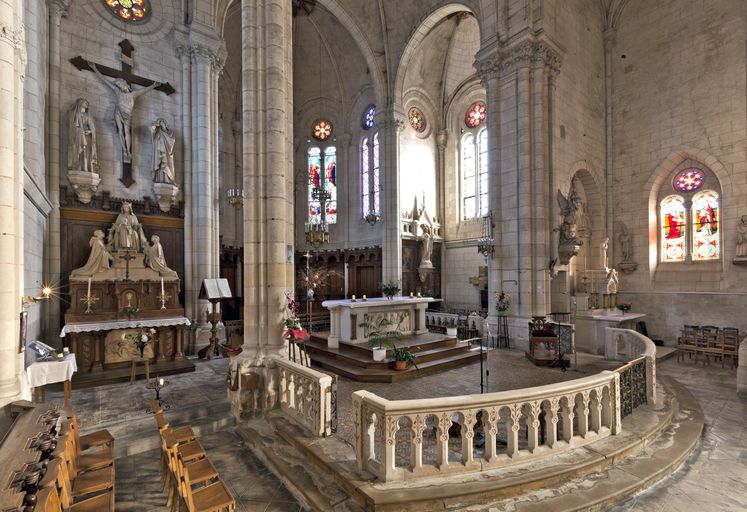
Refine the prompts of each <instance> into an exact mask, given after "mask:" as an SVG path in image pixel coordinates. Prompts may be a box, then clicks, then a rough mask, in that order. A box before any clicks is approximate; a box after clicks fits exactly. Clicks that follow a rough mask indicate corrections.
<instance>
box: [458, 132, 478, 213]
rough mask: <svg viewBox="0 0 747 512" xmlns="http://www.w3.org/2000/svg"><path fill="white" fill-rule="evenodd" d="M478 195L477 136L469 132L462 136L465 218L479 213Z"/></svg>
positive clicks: (463, 209) (463, 211) (463, 210)
mask: <svg viewBox="0 0 747 512" xmlns="http://www.w3.org/2000/svg"><path fill="white" fill-rule="evenodd" d="M476 195H477V181H476V180H475V136H474V135H472V134H471V133H468V134H466V135H465V136H464V137H463V138H462V215H463V216H464V218H465V219H471V218H472V217H475V215H476V213H477V207H476V204H475V200H476V198H475V196H476Z"/></svg>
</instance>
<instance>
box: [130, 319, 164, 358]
mask: <svg viewBox="0 0 747 512" xmlns="http://www.w3.org/2000/svg"><path fill="white" fill-rule="evenodd" d="M157 334H158V333H157V331H156V330H155V329H154V328H153V327H151V328H149V329H146V328H143V327H141V326H138V327H137V331H136V332H135V334H128V335H126V336H125V335H123V336H122V337H123V338H126V339H129V340H130V341H131V342H132V343H134V344H135V346H136V347H137V348H138V349H139V350H140V358H141V359H142V358H143V357H145V347H147V346H148V345H150V344H151V343H155V342H156V341H158V338H157V337H156V335H157Z"/></svg>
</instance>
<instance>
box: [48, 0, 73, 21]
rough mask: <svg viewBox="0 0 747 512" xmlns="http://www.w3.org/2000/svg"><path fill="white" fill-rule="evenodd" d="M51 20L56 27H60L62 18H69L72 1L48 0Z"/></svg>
mask: <svg viewBox="0 0 747 512" xmlns="http://www.w3.org/2000/svg"><path fill="white" fill-rule="evenodd" d="M46 1H47V9H48V11H49V18H50V19H51V20H52V21H53V22H54V24H55V25H59V24H60V21H61V20H62V18H64V17H65V16H67V12H68V9H70V0H46Z"/></svg>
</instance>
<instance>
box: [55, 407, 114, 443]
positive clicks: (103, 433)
mask: <svg viewBox="0 0 747 512" xmlns="http://www.w3.org/2000/svg"><path fill="white" fill-rule="evenodd" d="M66 412H67V417H68V419H69V420H70V422H71V423H72V424H73V429H74V430H75V431H76V432H79V430H78V418H77V417H76V416H75V413H74V412H72V410H71V409H66ZM76 442H77V444H78V448H77V449H78V451H79V452H85V451H88V450H90V449H91V448H101V447H105V446H113V445H114V436H113V435H111V432H109V431H108V430H106V429H102V430H97V431H96V432H91V433H89V434H86V435H82V436H81V435H79V436H78V439H77V441H76Z"/></svg>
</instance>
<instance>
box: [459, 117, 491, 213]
mask: <svg viewBox="0 0 747 512" xmlns="http://www.w3.org/2000/svg"><path fill="white" fill-rule="evenodd" d="M460 167H461V175H462V218H463V219H473V218H475V217H483V216H485V215H487V214H488V130H487V129H486V128H482V129H480V130H478V131H476V132H467V133H465V134H464V136H463V137H462V140H461V146H460Z"/></svg>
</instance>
